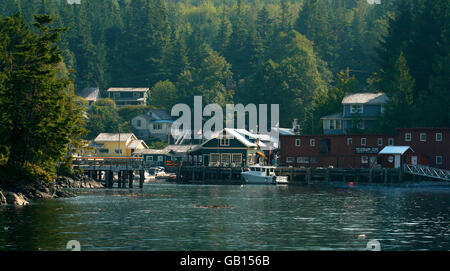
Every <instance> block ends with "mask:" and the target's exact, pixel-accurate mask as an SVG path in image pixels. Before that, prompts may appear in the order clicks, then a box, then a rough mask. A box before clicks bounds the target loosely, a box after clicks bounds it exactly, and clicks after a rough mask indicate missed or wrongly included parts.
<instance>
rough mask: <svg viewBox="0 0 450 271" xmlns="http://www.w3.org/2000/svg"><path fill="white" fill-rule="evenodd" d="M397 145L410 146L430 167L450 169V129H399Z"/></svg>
mask: <svg viewBox="0 0 450 271" xmlns="http://www.w3.org/2000/svg"><path fill="white" fill-rule="evenodd" d="M395 144H396V145H399V146H410V147H411V149H413V150H414V152H415V153H417V154H419V155H422V156H423V157H424V158H426V159H427V160H428V161H429V166H432V167H437V168H445V169H450V128H398V129H396V132H395Z"/></svg>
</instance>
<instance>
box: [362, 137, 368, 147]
mask: <svg viewBox="0 0 450 271" xmlns="http://www.w3.org/2000/svg"><path fill="white" fill-rule="evenodd" d="M366 143H367V139H366V138H365V137H363V138H361V146H366Z"/></svg>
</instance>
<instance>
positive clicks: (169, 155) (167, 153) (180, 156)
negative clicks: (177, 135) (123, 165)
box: [134, 145, 198, 166]
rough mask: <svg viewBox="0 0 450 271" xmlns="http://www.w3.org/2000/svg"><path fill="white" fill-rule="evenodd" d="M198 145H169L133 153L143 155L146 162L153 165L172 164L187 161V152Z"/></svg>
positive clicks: (138, 155)
mask: <svg viewBox="0 0 450 271" xmlns="http://www.w3.org/2000/svg"><path fill="white" fill-rule="evenodd" d="M197 146H198V145H169V146H167V147H165V148H164V149H160V150H157V149H141V150H137V151H136V152H135V153H134V156H136V157H143V158H144V161H145V163H146V164H151V165H154V166H174V165H177V164H179V163H180V162H188V161H189V156H188V152H189V151H190V150H192V149H194V148H197Z"/></svg>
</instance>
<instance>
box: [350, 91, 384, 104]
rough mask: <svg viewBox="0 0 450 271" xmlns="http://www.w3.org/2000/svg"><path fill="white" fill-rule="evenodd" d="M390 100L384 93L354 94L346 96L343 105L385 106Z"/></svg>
mask: <svg viewBox="0 0 450 271" xmlns="http://www.w3.org/2000/svg"><path fill="white" fill-rule="evenodd" d="M388 101H389V98H388V96H387V95H386V94H384V93H383V92H378V93H354V94H350V95H346V96H345V97H344V99H342V104H385V103H387V102H388Z"/></svg>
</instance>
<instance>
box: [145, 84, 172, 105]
mask: <svg viewBox="0 0 450 271" xmlns="http://www.w3.org/2000/svg"><path fill="white" fill-rule="evenodd" d="M151 94H152V98H151V99H152V105H153V106H155V107H156V108H162V109H170V108H172V106H173V105H174V102H175V101H176V100H177V89H176V87H175V85H174V84H173V83H172V82H170V81H169V80H166V81H159V82H158V83H156V84H155V85H154V86H153V88H152V90H151Z"/></svg>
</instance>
